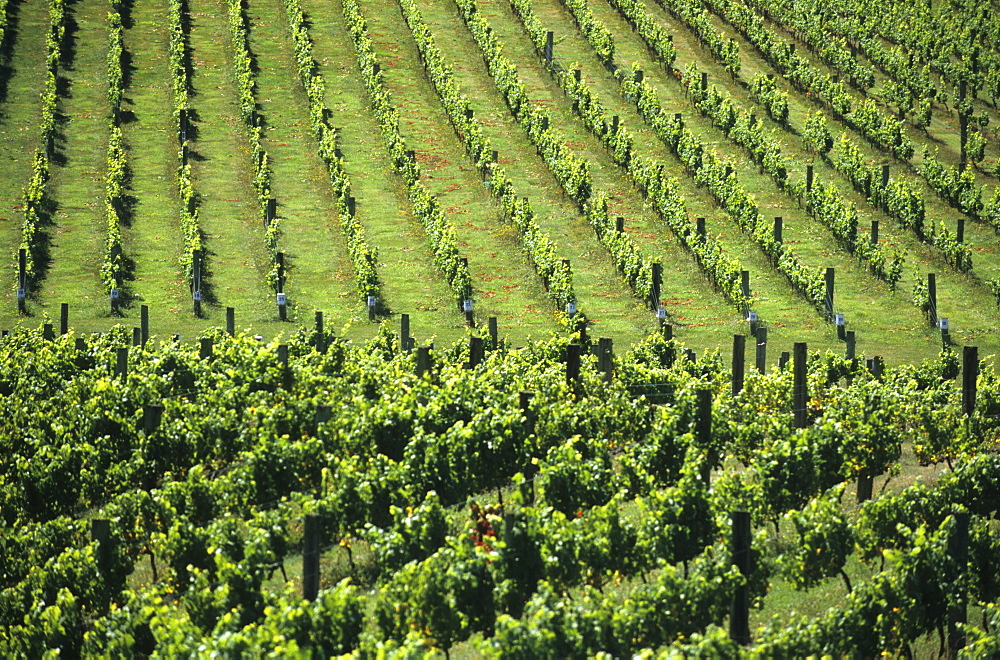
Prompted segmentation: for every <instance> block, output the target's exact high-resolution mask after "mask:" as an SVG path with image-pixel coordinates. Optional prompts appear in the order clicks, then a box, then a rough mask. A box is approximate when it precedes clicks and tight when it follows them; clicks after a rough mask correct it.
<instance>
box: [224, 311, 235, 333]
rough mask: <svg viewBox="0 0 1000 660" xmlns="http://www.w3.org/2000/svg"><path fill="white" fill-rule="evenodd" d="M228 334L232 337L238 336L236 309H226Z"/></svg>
mask: <svg viewBox="0 0 1000 660" xmlns="http://www.w3.org/2000/svg"><path fill="white" fill-rule="evenodd" d="M226 334H227V335H229V336H230V337H232V336H234V335H235V334H236V309H235V308H233V307H227V308H226Z"/></svg>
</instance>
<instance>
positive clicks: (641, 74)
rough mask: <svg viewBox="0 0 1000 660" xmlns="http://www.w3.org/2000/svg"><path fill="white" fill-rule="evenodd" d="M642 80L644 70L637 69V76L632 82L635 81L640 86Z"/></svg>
mask: <svg viewBox="0 0 1000 660" xmlns="http://www.w3.org/2000/svg"><path fill="white" fill-rule="evenodd" d="M642 78H643V73H642V69H636V71H635V76H633V78H632V80H633V81H634V82H635V83H636V84H638V83H641V82H642Z"/></svg>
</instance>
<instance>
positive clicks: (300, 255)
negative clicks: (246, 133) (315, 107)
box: [247, 0, 367, 327]
mask: <svg viewBox="0 0 1000 660" xmlns="http://www.w3.org/2000/svg"><path fill="white" fill-rule="evenodd" d="M247 16H248V17H249V21H250V50H251V52H252V53H253V54H254V56H255V58H256V61H257V65H258V67H259V72H258V74H257V102H258V104H259V105H260V111H261V115H262V117H263V118H264V121H265V122H266V126H267V131H266V136H267V137H266V140H265V143H264V148H265V149H266V150H267V153H268V156H269V158H270V164H271V193H272V195H273V196H274V197H275V199H276V201H277V214H278V218H279V220H280V222H281V237H280V238H279V240H278V249H279V250H281V251H283V252H284V253H285V265H286V268H287V281H286V284H285V293H286V294H288V299H289V305H290V310H289V311H290V312H292V313H291V314H290V315H289V318H290V319H291V320H298V321H299V322H304V323H308V322H310V321H311V320H312V318H313V314H312V311H313V310H314V309H321V310H323V312H324V314H325V315H328V316H329V322H330V323H331V327H341V326H343V325H345V324H346V323H348V322H358V321H360V320H361V319H362V317H364V318H366V319H367V311H366V310H365V308H364V301H362V299H361V294H360V293H358V289H357V286H356V284H355V282H354V273H353V270H352V266H351V260H350V256H349V255H348V253H347V245H346V241H345V238H344V233H343V231H342V230H341V228H340V223H339V220H338V214H337V207H336V201H335V199H334V197H333V192H332V190H331V188H330V184H329V178H328V174H327V170H326V165H325V163H323V161H322V160H321V159H320V157H319V154H318V153H317V144H316V140H315V138H314V136H313V132H312V128H311V126H310V120H309V101H308V99H307V98H306V95H305V92H304V91H303V89H302V85H301V83H300V82H299V77H298V75H297V73H296V64H295V53H294V50H293V47H292V42H291V36H290V35H289V30H288V20H287V18H286V17H285V8H284V5H283V3H282V2H281V0H253V1H252V2H249V3H247ZM292 310H294V311H292Z"/></svg>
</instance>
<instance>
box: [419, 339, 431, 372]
mask: <svg viewBox="0 0 1000 660" xmlns="http://www.w3.org/2000/svg"><path fill="white" fill-rule="evenodd" d="M430 369H431V349H430V347H428V346H420V347H418V348H417V375H418V376H423V375H424V374H425V373H427V372H428V371H430Z"/></svg>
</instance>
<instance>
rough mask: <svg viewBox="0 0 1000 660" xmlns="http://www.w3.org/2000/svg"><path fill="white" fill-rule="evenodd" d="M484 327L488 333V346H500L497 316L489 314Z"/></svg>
mask: <svg viewBox="0 0 1000 660" xmlns="http://www.w3.org/2000/svg"><path fill="white" fill-rule="evenodd" d="M486 327H487V329H488V332H489V334H490V346H491V347H492V349H493V350H496V349H497V348H499V347H500V332H499V331H498V330H497V317H495V316H491V317H489V318H488V319H486Z"/></svg>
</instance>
